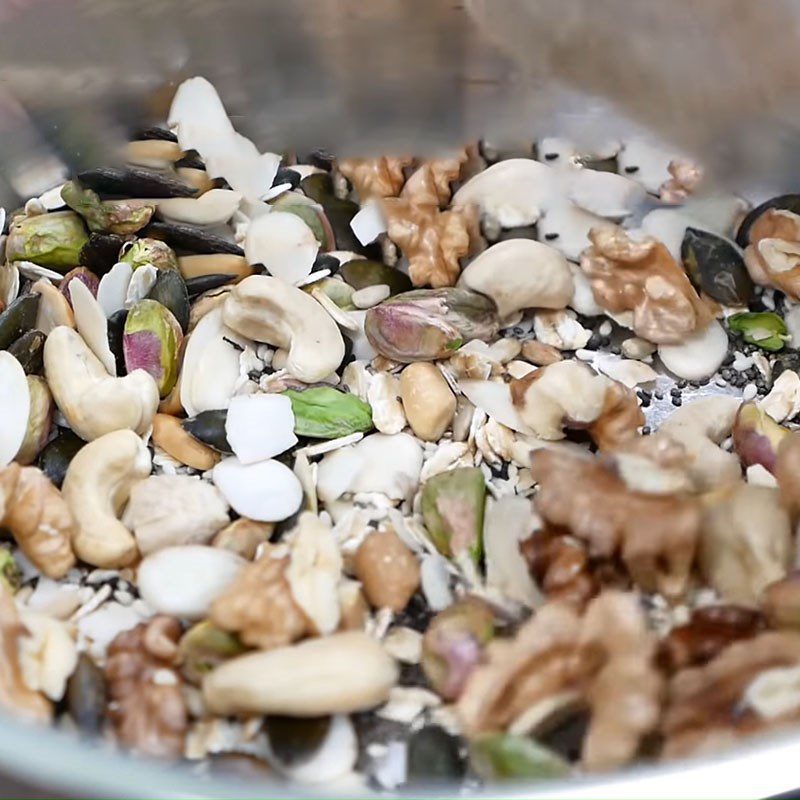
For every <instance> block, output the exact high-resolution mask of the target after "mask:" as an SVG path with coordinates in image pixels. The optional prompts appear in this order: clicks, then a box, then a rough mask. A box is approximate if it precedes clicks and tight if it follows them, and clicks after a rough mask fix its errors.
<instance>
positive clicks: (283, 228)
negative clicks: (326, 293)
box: [244, 211, 319, 283]
mask: <svg viewBox="0 0 800 800" xmlns="http://www.w3.org/2000/svg"><path fill="white" fill-rule="evenodd" d="M318 251H319V243H318V242H317V240H316V238H315V236H314V232H313V231H312V230H311V228H309V227H308V225H306V223H305V222H303V220H302V219H300V217H298V216H297V214H289V213H287V212H285V211H273V212H272V213H270V214H265V215H264V216H262V217H259V218H258V219H255V220H253V221H252V222H251V223H250V227H249V228H248V229H247V237H246V239H245V243H244V254H245V256H246V257H247V261H248V263H250V264H263V265H264V266H265V267H266V268H267V269H268V270H269V273H270V275H272V276H274V277H276V278H280V279H281V280H282V281H286V282H287V283H296V282H297V281H299V280H302V279H303V278H305V277H306V275H308V274H309V273H310V272H311V267H312V266H313V265H314V260H315V259H316V257H317V252H318Z"/></svg>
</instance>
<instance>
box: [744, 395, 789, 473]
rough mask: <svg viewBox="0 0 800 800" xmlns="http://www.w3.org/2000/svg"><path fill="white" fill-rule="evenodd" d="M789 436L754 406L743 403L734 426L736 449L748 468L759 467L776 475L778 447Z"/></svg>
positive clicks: (786, 430) (784, 429)
mask: <svg viewBox="0 0 800 800" xmlns="http://www.w3.org/2000/svg"><path fill="white" fill-rule="evenodd" d="M788 433H789V431H788V429H787V428H784V427H783V426H782V425H778V423H777V422H775V420H774V419H772V417H770V415H769V414H767V413H766V412H765V411H762V410H761V409H760V408H759V407H758V406H757V405H756V404H755V403H744V404H743V405H742V407H741V408H740V409H739V413H738V414H737V415H736V421H735V422H734V424H733V448H734V450H735V451H736V455H738V456H739V459H740V460H741V462H742V464H744V466H745V467H749V466H752V465H753V464H760V465H761V466H762V467H764V469H766V470H768V471H769V472H773V473H774V472H775V462H776V459H777V457H778V447H779V446H780V443H781V441H782V440H783V438H784V437H785V436H786V435H787V434H788Z"/></svg>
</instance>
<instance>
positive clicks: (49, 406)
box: [14, 375, 55, 464]
mask: <svg viewBox="0 0 800 800" xmlns="http://www.w3.org/2000/svg"><path fill="white" fill-rule="evenodd" d="M27 377H28V394H29V395H30V398H31V405H30V411H29V412H28V427H27V430H26V431H25V438H24V439H23V440H22V444H21V445H20V448H19V450H18V451H17V455H16V457H15V459H14V460H15V461H16V462H18V463H19V464H32V463H33V462H34V461H35V460H36V456H38V455H39V453H40V452H41V450H42V449H43V448H44V446H45V445H46V444H47V440H48V438H49V436H50V428H51V426H52V424H53V412H54V411H55V403H54V402H53V395H52V394H51V393H50V389H49V387H48V386H47V381H46V380H45V379H44V378H40V377H39V376H38V375H28V376H27Z"/></svg>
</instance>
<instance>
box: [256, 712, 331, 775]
mask: <svg viewBox="0 0 800 800" xmlns="http://www.w3.org/2000/svg"><path fill="white" fill-rule="evenodd" d="M265 727H266V731H267V738H268V739H269V745H270V748H271V749H272V752H273V754H274V755H275V758H277V759H278V761H279V762H280V763H281V764H284V765H286V766H291V765H293V764H297V763H302V762H303V761H308V759H310V758H311V757H312V756H313V755H314V753H316V752H317V750H319V748H320V747H321V746H322V743H323V742H324V741H325V737H326V736H327V735H328V731H329V730H330V727H331V718H330V717H279V716H270V717H267V718H266V725H265Z"/></svg>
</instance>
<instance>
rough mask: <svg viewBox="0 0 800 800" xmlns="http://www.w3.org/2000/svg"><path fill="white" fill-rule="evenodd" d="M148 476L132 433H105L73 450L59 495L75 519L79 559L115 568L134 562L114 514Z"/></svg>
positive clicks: (145, 455)
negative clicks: (139, 482)
mask: <svg viewBox="0 0 800 800" xmlns="http://www.w3.org/2000/svg"><path fill="white" fill-rule="evenodd" d="M149 474H150V453H149V451H148V449H147V448H146V447H145V446H144V444H143V443H142V440H141V439H140V438H139V437H138V436H137V435H136V434H135V433H133V431H129V430H119V431H113V432H111V433H107V434H106V435H105V436H101V437H100V438H99V439H95V440H94V441H93V442H90V443H89V444H87V445H85V446H84V447H82V448H81V449H80V450H79V451H78V453H77V455H76V456H75V457H74V458H73V459H72V461H71V462H70V465H69V468H68V469H67V474H66V477H65V478H64V486H63V488H62V490H61V493H62V496H63V497H64V500H66V501H67V505H68V506H69V509H70V511H71V512H72V517H73V519H74V520H75V526H76V528H77V530H76V533H75V538H74V539H73V542H72V546H73V548H74V549H75V554H76V555H77V556H78V558H80V559H81V561H85V562H86V563H87V564H91V565H92V566H94V567H102V568H104V569H118V568H119V567H123V566H125V565H127V564H130V563H131V562H132V561H134V560H135V559H136V557H137V555H138V553H137V550H136V541H135V540H134V538H133V534H132V533H131V532H130V531H129V530H128V529H127V528H126V527H125V526H124V525H123V524H122V523H121V522H120V521H119V515H120V514H121V512H122V509H123V508H124V507H125V503H126V502H127V501H128V497H129V496H130V492H131V488H132V487H133V485H134V484H135V483H136V482H137V481H140V480H142V479H143V478H146V477H147V476H148V475H149Z"/></svg>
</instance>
